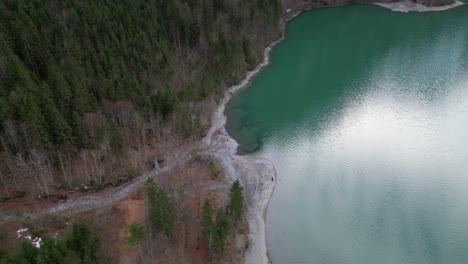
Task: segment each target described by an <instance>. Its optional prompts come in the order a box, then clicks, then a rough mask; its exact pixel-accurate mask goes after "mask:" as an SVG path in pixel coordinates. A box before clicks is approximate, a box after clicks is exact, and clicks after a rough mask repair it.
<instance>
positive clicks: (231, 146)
mask: <svg viewBox="0 0 468 264" xmlns="http://www.w3.org/2000/svg"><path fill="white" fill-rule="evenodd" d="M421 1H426V2H425V3H427V4H430V5H432V6H431V7H427V6H426V8H425V9H422V8H420V7H419V6H421V5H420V4H418V3H414V2H411V1H403V2H402V1H395V0H381V1H379V3H376V2H375V1H373V0H331V1H310V0H306V1H301V2H300V3H295V2H299V1H295V0H292V1H289V3H286V12H285V14H284V16H283V21H284V22H286V21H289V20H290V19H292V18H294V17H295V16H297V15H298V14H300V13H301V12H303V11H307V10H310V9H313V8H321V7H334V6H342V5H346V4H353V3H362V4H378V5H380V6H383V7H385V8H388V9H391V10H393V9H394V8H395V6H399V7H400V10H394V11H401V10H407V11H405V12H408V11H418V12H421V11H439V9H440V8H441V7H440V5H444V6H443V8H445V9H444V10H446V9H448V8H452V7H456V6H458V5H461V4H463V3H461V2H458V1H454V0H421ZM285 2H288V1H285ZM414 6H417V7H419V8H414ZM288 7H291V8H288ZM284 24H285V23H283V27H284ZM282 40H283V38H281V39H279V40H277V41H275V42H273V43H271V44H270V45H269V46H268V47H267V48H266V49H265V51H264V54H263V55H264V60H263V61H262V62H261V63H260V64H259V65H258V66H257V67H256V68H255V69H254V70H252V71H250V72H248V73H247V75H246V77H245V79H244V80H242V81H241V82H240V83H239V84H237V85H234V86H232V87H231V88H229V89H228V90H227V91H226V93H225V96H224V98H223V100H222V102H221V103H220V105H219V107H218V108H217V109H216V111H215V112H214V114H213V118H212V126H211V128H210V130H209V131H208V133H207V135H206V136H205V138H204V139H203V144H204V145H205V146H206V147H207V151H205V152H204V154H205V155H208V156H211V157H212V158H213V159H216V160H217V161H218V162H219V164H221V166H222V168H223V170H224V171H225V173H226V175H227V177H228V178H229V180H230V181H234V180H236V179H239V180H240V182H241V183H242V186H243V188H244V195H245V201H246V208H247V218H248V223H249V243H248V245H249V246H248V248H247V250H246V252H245V263H249V264H250V263H270V262H271V261H270V259H269V256H268V249H267V242H266V228H265V227H266V225H265V217H266V211H267V208H268V203H269V200H270V197H271V195H272V193H273V190H274V187H275V184H276V171H275V167H274V164H273V163H272V162H271V161H270V160H267V159H265V158H262V157H259V156H257V155H246V156H239V155H237V154H236V153H237V146H238V143H237V142H236V141H235V140H234V139H232V138H231V137H230V136H229V134H228V133H227V132H226V129H225V124H226V116H225V115H224V111H225V107H226V105H227V103H228V102H229V101H230V100H231V98H232V97H233V95H234V94H235V93H236V92H238V91H240V90H241V89H243V88H245V87H246V86H247V85H248V84H249V83H250V80H251V79H252V78H253V77H254V76H255V75H256V74H258V73H259V72H260V71H261V70H262V68H263V67H265V66H266V65H268V63H269V54H270V51H271V49H272V48H273V47H274V46H275V45H276V44H278V43H279V42H281V41H282Z"/></svg>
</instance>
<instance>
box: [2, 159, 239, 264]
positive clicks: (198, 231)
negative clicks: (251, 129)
mask: <svg viewBox="0 0 468 264" xmlns="http://www.w3.org/2000/svg"><path fill="white" fill-rule="evenodd" d="M215 174H216V175H215ZM155 181H156V182H157V183H158V185H159V186H160V187H161V188H163V189H164V190H165V191H166V192H167V193H168V194H169V196H170V197H174V198H173V199H174V202H175V204H176V208H175V209H176V220H177V237H176V242H175V243H174V244H171V243H169V242H168V241H167V240H166V239H165V238H163V237H159V238H158V236H157V235H156V234H153V235H151V234H149V233H148V236H149V237H152V239H149V240H148V241H146V242H145V243H142V245H141V250H142V253H143V255H144V263H200V264H201V263H209V262H210V258H209V256H208V247H207V242H206V240H205V238H204V235H203V232H202V228H201V225H200V217H201V213H202V206H203V202H204V201H205V199H208V200H210V202H211V203H212V205H213V207H214V209H215V210H217V208H222V207H224V205H225V204H226V202H227V199H228V194H227V191H228V189H227V188H226V187H225V186H226V185H223V184H221V183H222V182H223V176H222V173H221V172H220V171H218V169H217V168H216V166H213V165H212V164H211V165H210V162H209V161H206V160H196V161H192V162H189V163H187V164H184V165H181V166H179V167H177V168H174V169H171V170H170V171H168V172H166V173H164V174H161V175H159V176H158V177H157V179H155ZM218 185H219V186H220V188H218V189H217V186H218ZM212 186H214V187H215V188H210V189H212V190H207V189H208V188H205V187H212ZM223 186H224V188H222V187H223ZM116 188H120V187H111V188H107V189H105V190H103V191H100V192H97V193H79V192H75V193H65V192H63V191H60V190H56V191H55V190H54V194H57V195H67V199H77V198H80V197H83V196H87V197H95V198H96V199H99V197H107V196H109V195H112V194H113V192H115V190H116ZM62 202H66V201H64V200H61V199H57V197H55V198H48V199H39V198H37V197H32V196H31V195H29V196H25V197H22V198H15V199H10V200H8V201H7V202H4V203H3V204H1V205H0V210H1V211H2V212H10V213H16V214H17V215H20V214H21V212H32V213H33V212H38V211H40V210H42V209H45V208H50V207H53V206H55V205H57V204H59V203H62ZM20 210H21V212H20ZM78 221H80V222H84V223H86V224H88V225H89V227H90V229H91V230H92V231H93V232H95V233H96V234H97V235H98V236H99V238H100V240H101V248H100V249H99V252H98V253H99V255H100V257H101V258H102V259H106V260H108V261H110V263H138V262H141V257H140V248H139V247H135V248H133V249H131V250H126V249H125V246H124V243H125V240H126V239H127V237H128V236H129V232H128V226H129V225H130V224H131V223H133V222H138V223H140V224H143V225H144V226H147V227H148V223H149V221H148V219H147V214H146V192H145V188H144V186H141V187H139V188H138V189H137V190H135V191H134V192H133V193H132V194H131V195H130V196H128V197H127V198H126V199H124V200H122V201H120V202H118V203H116V204H114V205H112V206H106V207H102V208H99V209H96V210H91V211H88V212H85V213H77V214H71V213H67V212H65V213H62V214H54V215H44V216H41V217H39V219H35V220H34V221H28V220H27V219H26V220H22V221H17V222H9V223H6V224H5V225H4V227H3V228H2V229H3V230H6V233H5V235H2V237H3V239H0V243H2V241H5V238H8V240H11V241H12V242H11V243H8V245H7V246H5V245H2V244H0V248H3V249H5V250H6V251H7V252H10V253H11V252H13V251H14V249H15V248H16V246H17V244H18V243H19V240H16V230H18V229H19V228H22V227H28V228H30V229H33V228H35V227H37V226H40V227H41V228H43V229H44V230H43V234H44V235H45V234H48V235H50V236H61V235H63V234H65V233H67V232H68V231H69V229H70V227H71V225H72V223H74V222H78ZM241 226H243V227H244V228H245V225H241ZM245 230H247V229H245ZM245 230H244V231H245ZM244 231H242V230H241V233H245V234H246V232H244ZM238 238H239V237H238V236H234V235H233V236H232V237H231V238H229V239H228V240H229V241H231V242H229V243H227V244H228V245H226V254H225V258H224V260H226V261H227V262H228V263H239V262H242V258H243V250H239V248H241V249H242V248H243V247H244V246H243V245H242V241H243V243H244V244H245V240H246V237H245V236H244V237H241V241H240V244H241V246H240V247H239V246H238V245H237V246H236V244H239V243H238V242H239V239H238ZM8 240H7V241H8ZM224 260H223V261H224Z"/></svg>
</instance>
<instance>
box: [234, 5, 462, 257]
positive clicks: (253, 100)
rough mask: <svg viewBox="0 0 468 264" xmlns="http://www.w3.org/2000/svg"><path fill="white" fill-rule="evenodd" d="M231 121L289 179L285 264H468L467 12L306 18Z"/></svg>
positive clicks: (282, 218)
mask: <svg viewBox="0 0 468 264" xmlns="http://www.w3.org/2000/svg"><path fill="white" fill-rule="evenodd" d="M226 113H227V116H228V119H227V125H226V128H227V130H228V132H229V133H230V135H231V136H232V137H233V138H234V139H235V140H236V141H237V142H238V143H239V144H240V147H239V152H241V153H244V154H250V153H256V154H258V155H260V156H263V157H266V158H268V159H270V160H272V161H273V162H274V164H275V167H276V170H277V175H278V181H277V185H276V187H275V191H274V193H273V197H272V199H271V201H270V205H269V208H268V213H267V241H268V247H269V253H270V257H271V259H272V261H273V263H337V264H338V263H343V264H344V263H346V264H348V263H356V264H358V263H392V264H393V263H415V264H416V263H417V264H419V263H429V264H430V263H448V264H451V263H468V220H467V219H468V8H467V7H466V5H465V6H461V7H459V8H457V9H453V10H450V11H445V12H436V13H410V14H403V13H395V12H390V11H388V10H386V9H383V8H381V7H377V6H365V5H352V6H345V7H339V8H333V9H317V10H312V11H310V12H307V13H304V14H302V15H300V16H299V17H297V18H296V19H294V20H293V21H292V22H290V23H289V24H288V25H287V33H286V40H285V41H284V42H282V43H280V44H279V45H278V46H277V47H276V48H275V49H274V51H273V52H272V57H271V65H269V66H268V67H267V68H266V69H265V70H264V71H263V72H262V73H260V74H259V75H258V76H257V77H256V78H255V80H253V82H252V84H251V85H250V87H249V88H247V89H246V90H244V91H242V92H241V93H240V94H239V95H238V96H237V97H236V98H235V99H234V100H232V102H231V103H230V104H229V105H228V108H227V110H226Z"/></svg>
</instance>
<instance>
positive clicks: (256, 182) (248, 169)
mask: <svg viewBox="0 0 468 264" xmlns="http://www.w3.org/2000/svg"><path fill="white" fill-rule="evenodd" d="M282 40H283V39H280V40H278V41H275V42H273V43H271V44H270V45H269V46H268V47H267V48H266V49H265V51H264V53H263V55H264V60H263V62H262V63H260V64H259V65H258V66H257V67H256V68H255V69H254V70H252V71H249V72H248V73H247V75H246V77H245V78H244V80H242V81H241V82H240V83H239V84H237V85H234V86H232V87H230V88H229V89H228V90H227V92H226V93H225V96H224V98H223V100H222V102H221V103H220V105H219V107H218V108H217V109H216V111H215V112H214V114H213V117H212V125H211V128H210V130H209V131H208V133H207V135H206V136H205V137H204V138H203V140H202V142H203V144H204V145H205V146H207V147H208V149H207V151H205V152H204V154H207V155H210V156H212V157H214V158H215V159H216V160H217V161H218V162H219V164H220V165H221V166H222V168H223V170H224V171H225V173H226V174H227V176H228V177H229V180H230V181H235V180H236V179H239V181H240V182H241V184H242V186H243V188H244V197H245V206H246V209H247V219H248V223H249V235H248V237H249V244H248V248H247V250H246V252H245V259H244V262H245V263H248V264H250V263H253V264H258V263H269V262H270V259H269V257H268V249H267V242H266V230H265V228H266V225H265V217H266V211H267V208H268V203H269V201H270V197H271V195H272V193H273V189H274V187H275V183H276V171H275V167H274V165H273V163H272V162H271V161H269V160H267V159H265V158H261V157H258V156H256V155H245V156H239V155H236V152H237V146H238V143H237V142H236V141H235V140H234V139H233V138H231V137H230V136H229V134H228V133H227V132H226V129H225V124H226V116H225V115H224V110H225V108H226V104H227V103H228V102H229V100H231V98H232V96H233V95H234V94H235V93H236V92H238V91H239V90H241V89H242V88H244V87H246V86H247V85H248V84H249V82H250V80H251V79H252V77H254V76H255V75H256V74H258V73H259V72H260V70H261V69H262V68H263V67H265V66H266V65H268V64H269V54H270V51H271V49H272V48H273V47H274V46H275V45H276V44H278V43H279V42H280V41H282Z"/></svg>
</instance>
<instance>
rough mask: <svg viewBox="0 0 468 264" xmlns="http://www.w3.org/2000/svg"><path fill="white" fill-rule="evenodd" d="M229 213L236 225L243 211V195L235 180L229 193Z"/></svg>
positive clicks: (237, 181)
mask: <svg viewBox="0 0 468 264" xmlns="http://www.w3.org/2000/svg"><path fill="white" fill-rule="evenodd" d="M230 202H231V212H232V218H233V220H234V223H237V222H238V221H239V220H240V218H241V216H242V214H243V211H244V194H243V188H242V186H241V185H240V182H239V180H236V181H235V182H234V183H233V184H232V187H231V193H230Z"/></svg>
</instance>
